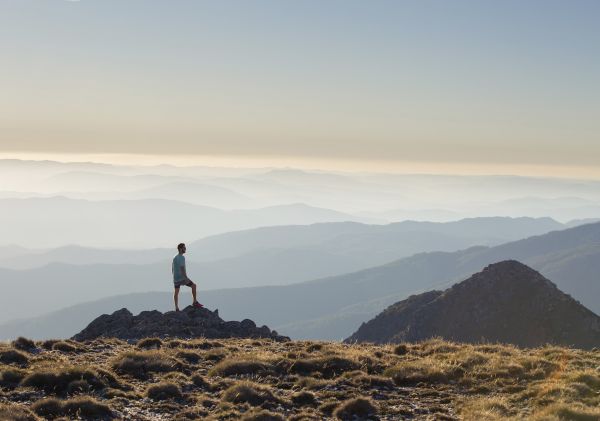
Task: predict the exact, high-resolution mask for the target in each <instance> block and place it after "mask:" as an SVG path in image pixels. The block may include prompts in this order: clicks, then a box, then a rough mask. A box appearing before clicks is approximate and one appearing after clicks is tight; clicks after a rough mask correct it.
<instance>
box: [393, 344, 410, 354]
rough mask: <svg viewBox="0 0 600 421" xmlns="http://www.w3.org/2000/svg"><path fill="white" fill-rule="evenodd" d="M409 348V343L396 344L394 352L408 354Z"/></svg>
mask: <svg viewBox="0 0 600 421" xmlns="http://www.w3.org/2000/svg"><path fill="white" fill-rule="evenodd" d="M408 352H409V349H408V345H406V344H400V345H396V346H395V347H394V354H396V355H406V354H408Z"/></svg>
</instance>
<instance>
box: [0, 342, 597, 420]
mask: <svg viewBox="0 0 600 421" xmlns="http://www.w3.org/2000/svg"><path fill="white" fill-rule="evenodd" d="M31 345H32V343H28V342H27V341H20V342H18V343H17V344H16V345H8V344H6V345H1V346H0V384H1V386H2V389H1V392H0V402H3V403H0V419H5V418H4V416H5V415H6V414H8V413H10V414H12V416H14V415H16V414H18V413H19V412H20V413H22V414H24V415H27V414H28V415H29V416H30V418H29V419H37V418H38V417H39V416H42V415H45V416H46V417H50V416H59V415H66V416H74V415H75V414H78V415H79V416H82V417H83V418H86V417H94V416H96V417H97V416H101V417H103V418H105V419H110V418H125V419H134V418H135V419H141V420H150V419H191V418H203V419H204V418H206V419H244V417H246V418H245V419H247V420H251V419H255V420H256V419H260V418H252V415H256V414H257V413H259V412H260V411H263V413H266V412H269V413H271V414H272V415H271V418H268V419H272V420H277V419H283V417H285V419H291V420H301V419H303V420H313V419H314V420H320V419H328V418H334V417H336V416H339V417H341V418H342V419H344V417H349V416H351V415H352V414H353V413H357V414H360V413H361V411H362V414H363V415H364V414H366V413H368V412H373V411H375V412H376V413H377V414H378V415H379V417H380V419H389V420H391V419H402V418H404V417H409V418H413V419H447V420H450V419H467V420H479V419H506V418H513V419H515V420H517V419H535V420H538V419H544V420H558V419H586V420H587V419H589V420H595V419H600V411H599V410H598V409H597V408H598V406H599V405H600V395H599V392H600V372H599V371H598V367H599V366H600V352H599V351H581V350H576V349H568V348H560V347H543V348H537V349H517V348H515V347H512V346H505V345H465V344H456V343H450V342H445V341H441V340H430V341H427V342H423V343H419V344H401V345H398V346H391V345H385V346H374V345H370V344H360V345H359V344H355V345H345V344H340V343H330V342H311V341H293V342H288V343H277V342H272V341H268V340H251V339H227V340H218V341H217V340H203V339H196V340H171V341H166V340H163V341H161V340H160V339H148V338H147V339H144V340H142V341H140V343H138V344H137V345H136V344H127V343H125V342H121V341H118V340H97V341H93V342H88V343H83V344H82V343H77V342H71V341H61V342H45V343H36V344H35V347H36V348H35V349H34V350H33V352H29V351H26V350H25V351H23V350H16V349H15V347H17V348H19V347H20V348H27V347H28V346H31ZM157 346H158V348H153V349H149V348H150V347H157ZM356 398H360V399H363V400H356ZM86 414H87V415H86ZM278 417H280V418H278ZM23 419H26V418H23Z"/></svg>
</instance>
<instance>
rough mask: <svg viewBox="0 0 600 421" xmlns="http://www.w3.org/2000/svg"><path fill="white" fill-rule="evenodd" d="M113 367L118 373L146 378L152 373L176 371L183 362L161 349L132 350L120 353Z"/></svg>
mask: <svg viewBox="0 0 600 421" xmlns="http://www.w3.org/2000/svg"><path fill="white" fill-rule="evenodd" d="M112 367H113V369H114V370H115V371H116V372H118V373H122V374H129V375H130V376H133V377H136V378H138V379H145V378H147V377H148V375H149V374H150V373H166V372H170V371H175V370H177V369H178V368H181V364H180V363H179V362H178V361H176V360H175V359H173V358H171V357H169V356H168V355H167V354H165V353H162V352H159V351H143V352H138V351H130V352H125V353H123V354H121V355H119V356H118V357H117V358H116V359H115V360H114V361H113V364H112Z"/></svg>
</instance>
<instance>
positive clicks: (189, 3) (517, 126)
mask: <svg viewBox="0 0 600 421" xmlns="http://www.w3.org/2000/svg"><path fill="white" fill-rule="evenodd" d="M599 16H600V2H598V1H593V0H590V1H586V0H579V1H578V0H574V1H554V0H545V1H542V0H536V1H534V0H518V1H514V0H507V1H488V0H477V1H458V0H457V1H451V2H449V1H442V0H439V1H432V0H414V1H400V0H397V1H354V0H331V1H312V0H303V1H295V2H292V1H281V0H273V1H262V0H256V1H242V0H240V1H228V0H218V1H211V2H208V1H199V0H178V1H173V0H169V1H158V0H127V1H124V0H80V1H66V0H37V1H34V0H0V156H12V157H14V156H17V157H19V156H22V157H28V156H37V157H48V156H63V157H64V156H105V157H106V156H132V157H135V156H137V157H140V159H141V157H146V158H145V159H146V160H148V159H149V158H148V157H151V159H150V160H154V161H157V160H158V161H160V160H164V161H168V160H169V159H179V160H186V161H187V162H189V161H192V162H193V161H194V159H196V158H197V159H198V162H200V160H201V159H202V158H203V159H204V161H206V160H208V161H210V160H211V159H212V158H211V157H215V159H216V157H218V158H219V159H221V160H227V159H230V160H231V161H232V162H236V160H237V162H240V160H245V161H252V160H255V161H256V162H270V163H282V164H286V165H287V164H292V165H293V163H294V162H296V163H300V162H303V163H304V164H305V165H309V166H310V164H311V163H313V166H320V167H327V166H335V164H336V163H337V164H338V165H339V164H340V163H347V164H348V165H347V166H349V167H352V166H353V165H354V166H356V167H357V168H358V167H360V166H361V163H362V165H363V166H365V165H366V164H367V163H368V165H369V166H371V167H374V168H377V167H382V168H383V167H385V168H388V167H390V168H393V167H394V166H395V165H402V166H403V168H419V166H423V167H425V166H428V167H427V168H433V169H435V168H450V169H452V168H453V169H454V170H452V171H456V172H460V169H461V168H463V169H464V168H478V169H479V170H478V171H483V172H485V171H486V168H487V169H489V172H506V171H509V172H511V171H512V172H515V173H527V172H529V173H531V172H533V173H535V172H536V171H539V172H543V173H545V174H554V173H561V174H563V175H565V174H566V175H569V174H595V175H598V176H600V139H599V135H598V134H599V133H600V25H598V24H597V21H598V17H599ZM500 169H503V171H500Z"/></svg>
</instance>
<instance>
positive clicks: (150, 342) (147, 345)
mask: <svg viewBox="0 0 600 421" xmlns="http://www.w3.org/2000/svg"><path fill="white" fill-rule="evenodd" d="M162 345H163V341H161V340H160V338H144V339H140V340H139V341H138V343H137V344H136V346H137V347H138V348H141V349H152V348H156V349H159V348H160V347H162Z"/></svg>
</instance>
